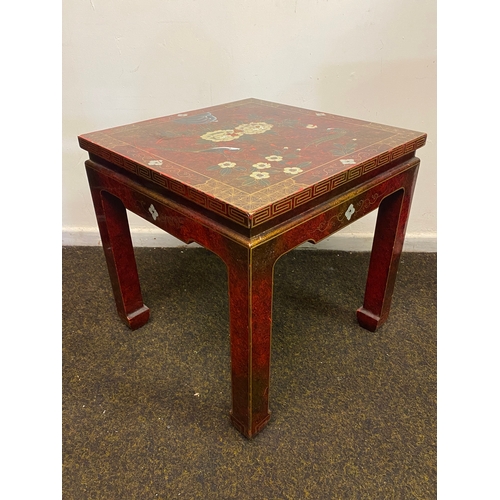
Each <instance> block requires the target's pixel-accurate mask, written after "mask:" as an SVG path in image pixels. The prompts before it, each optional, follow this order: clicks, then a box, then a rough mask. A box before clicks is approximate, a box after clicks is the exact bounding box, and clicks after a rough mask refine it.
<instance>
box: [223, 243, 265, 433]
mask: <svg viewBox="0 0 500 500" xmlns="http://www.w3.org/2000/svg"><path fill="white" fill-rule="evenodd" d="M226 264H227V265H228V281H229V314H230V336H231V378H232V410H231V420H232V422H233V425H234V426H235V427H236V428H237V429H238V430H239V431H240V432H241V433H242V434H243V435H245V436H246V437H248V438H250V437H252V436H254V435H255V434H257V433H258V432H259V431H260V430H261V429H262V428H263V427H264V426H265V425H266V424H267V422H268V420H269V418H270V412H269V406H268V403H269V368H270V367H269V363H270V348H271V323H272V319H271V313H272V293H273V263H271V262H269V255H268V254H266V252H265V251H264V250H263V248H262V247H257V248H255V249H248V248H245V247H237V248H235V251H232V252H231V257H230V261H229V262H226Z"/></svg>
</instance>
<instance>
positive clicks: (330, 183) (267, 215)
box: [251, 137, 426, 227]
mask: <svg viewBox="0 0 500 500" xmlns="http://www.w3.org/2000/svg"><path fill="white" fill-rule="evenodd" d="M425 140H426V138H425V137H421V138H419V139H416V140H414V141H412V142H409V143H407V144H402V145H401V146H398V147H397V148H395V149H393V150H390V151H386V152H384V153H382V154H380V155H379V156H377V157H375V158H370V159H369V160H367V161H366V162H362V163H359V164H357V165H355V166H354V167H353V168H351V169H349V170H344V171H343V172H340V173H338V174H336V175H334V176H333V177H330V178H329V179H326V180H324V181H321V182H319V183H318V184H315V185H313V186H310V187H308V188H307V189H303V190H301V191H299V192H298V193H294V194H293V195H291V196H289V197H287V198H284V199H282V200H280V201H278V202H276V203H273V204H272V205H270V206H268V207H265V208H263V209H261V210H258V211H257V212H255V214H253V217H252V219H251V223H252V224H251V227H255V226H258V225H259V224H262V223H264V222H266V221H268V220H269V219H272V218H273V217H275V216H276V215H280V214H282V213H285V211H283V210H280V207H282V206H287V207H288V210H293V209H294V208H296V207H298V206H300V205H302V204H303V203H306V202H308V201H309V200H312V199H314V198H318V197H319V196H321V195H322V194H324V193H328V192H329V191H332V190H333V189H334V188H336V187H338V186H342V184H346V183H347V182H349V181H351V180H353V179H356V178H357V177H361V176H362V175H364V174H366V173H367V172H369V171H370V170H373V169H375V168H380V167H382V166H384V165H386V164H387V163H390V162H391V161H394V160H396V159H398V158H400V157H401V156H403V155H405V154H407V153H410V152H412V151H416V150H417V149H418V148H421V147H422V146H423V145H424V144H425ZM288 210H286V211H288Z"/></svg>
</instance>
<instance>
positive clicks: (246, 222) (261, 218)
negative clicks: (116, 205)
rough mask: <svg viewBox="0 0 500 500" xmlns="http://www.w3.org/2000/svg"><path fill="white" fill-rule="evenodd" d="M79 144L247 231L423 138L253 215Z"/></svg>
mask: <svg viewBox="0 0 500 500" xmlns="http://www.w3.org/2000/svg"><path fill="white" fill-rule="evenodd" d="M79 140H80V145H81V147H82V148H83V149H85V150H87V151H88V152H89V153H94V154H95V155H97V156H99V157H101V158H104V159H105V160H108V161H110V162H111V163H113V164H114V165H117V166H121V167H124V168H125V169H127V170H129V171H130V172H133V173H134V174H137V175H139V176H141V177H144V178H145V179H148V180H150V181H152V182H154V183H156V184H158V185H160V186H162V187H164V188H166V189H168V190H170V191H172V192H174V193H178V194H179V195H181V196H183V197H184V198H186V199H188V200H191V201H193V202H194V203H196V204H197V205H200V206H202V207H205V208H207V209H208V210H211V211H212V212H215V213H217V214H220V215H222V216H223V217H226V218H227V219H230V220H232V221H234V222H236V223H237V224H240V225H242V226H244V227H247V228H249V227H256V226H258V225H260V224H263V223H264V222H266V221H268V220H270V219H272V218H274V217H276V216H278V215H281V214H284V213H286V212H289V211H291V210H293V209H294V208H296V207H298V206H300V205H302V204H304V203H306V202H308V201H310V200H312V199H315V198H318V197H319V196H321V195H323V194H325V193H327V192H329V191H332V190H333V189H334V188H336V187H338V186H341V185H343V184H345V183H347V182H349V181H351V180H352V179H355V178H358V177H361V176H362V175H364V174H366V173H367V172H369V171H371V170H373V169H376V168H380V167H382V166H384V165H386V164H387V163H390V162H391V161H393V160H396V159H398V158H400V157H401V156H404V155H405V154H407V153H410V152H412V151H416V150H417V149H418V148H420V147H422V146H423V145H424V144H425V141H426V136H423V137H420V138H418V139H415V140H414V141H411V142H409V143H405V144H402V145H400V146H398V147H396V148H395V149H392V150H389V151H385V152H383V153H381V154H380V155H378V156H376V157H375V158H370V159H369V160H367V161H365V162H362V163H359V164H356V165H354V166H353V167H352V168H350V169H349V170H344V171H342V172H340V173H338V174H336V175H334V176H333V177H331V178H329V179H325V180H322V181H320V182H319V183H317V184H314V185H313V186H310V187H308V188H306V189H302V190H300V191H298V192H296V193H294V194H292V195H290V196H288V197H286V198H283V199H281V200H278V201H276V202H275V203H273V204H271V205H268V206H266V207H264V208H262V209H260V210H258V211H257V212H255V213H254V214H249V213H247V212H245V211H243V210H241V209H238V208H236V207H234V206H233V205H230V204H228V203H226V202H224V201H223V200H220V199H217V198H214V197H213V196H210V195H208V194H207V193H204V192H202V191H199V190H197V189H195V188H192V187H189V186H186V185H185V184H183V183H181V182H179V181H176V180H174V179H170V178H168V177H165V176H163V175H161V174H159V173H158V172H156V171H152V170H150V169H148V168H147V167H145V166H144V165H141V164H140V163H137V162H135V161H133V160H130V159H127V158H123V157H121V156H119V155H118V154H116V153H113V152H112V151H109V150H106V149H104V148H102V147H99V146H96V145H95V144H93V143H91V142H89V141H87V140H85V139H84V138H83V137H80V138H79Z"/></svg>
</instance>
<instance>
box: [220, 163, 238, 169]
mask: <svg viewBox="0 0 500 500" xmlns="http://www.w3.org/2000/svg"><path fill="white" fill-rule="evenodd" d="M219 167H220V168H233V167H236V163H233V162H232V161H223V162H222V163H219Z"/></svg>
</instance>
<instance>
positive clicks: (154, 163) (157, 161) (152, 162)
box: [148, 160, 163, 167]
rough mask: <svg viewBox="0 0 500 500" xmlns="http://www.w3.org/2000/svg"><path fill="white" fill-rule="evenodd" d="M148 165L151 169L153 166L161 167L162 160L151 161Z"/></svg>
mask: <svg viewBox="0 0 500 500" xmlns="http://www.w3.org/2000/svg"><path fill="white" fill-rule="evenodd" d="M148 165H150V166H151V167H153V166H155V165H158V166H160V165H163V160H151V161H148Z"/></svg>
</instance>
